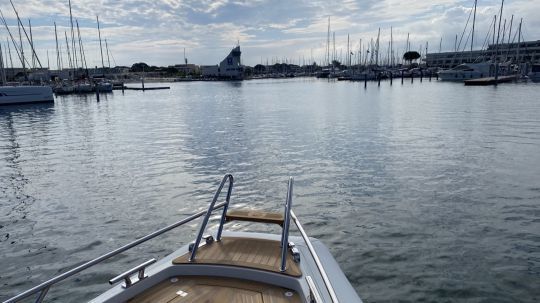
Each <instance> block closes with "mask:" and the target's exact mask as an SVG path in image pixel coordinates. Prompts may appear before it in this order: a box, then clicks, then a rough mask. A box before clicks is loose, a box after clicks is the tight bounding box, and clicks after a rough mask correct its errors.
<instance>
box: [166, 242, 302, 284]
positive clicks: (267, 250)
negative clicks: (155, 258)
mask: <svg viewBox="0 0 540 303" xmlns="http://www.w3.org/2000/svg"><path fill="white" fill-rule="evenodd" d="M189 256H190V253H186V254H185V255H183V256H180V257H178V258H176V259H174V260H173V264H222V265H232V266H239V267H249V268H255V269H261V270H266V271H272V272H278V273H280V270H279V267H280V265H281V247H280V242H279V241H272V240H265V239H253V238H237V237H227V238H225V237H224V238H222V239H221V241H216V242H213V243H211V244H206V245H204V246H201V247H200V248H199V250H198V251H197V255H196V256H195V261H194V262H189V261H188V260H189ZM284 274H286V275H290V276H295V277H299V276H301V275H302V271H301V270H300V266H299V265H298V263H296V262H295V261H294V259H293V257H292V255H291V253H290V251H287V269H286V271H285V272H284Z"/></svg>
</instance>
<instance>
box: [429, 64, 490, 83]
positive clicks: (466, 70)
mask: <svg viewBox="0 0 540 303" xmlns="http://www.w3.org/2000/svg"><path fill="white" fill-rule="evenodd" d="M438 74H439V79H441V80H442V81H464V80H469V79H478V78H484V77H491V76H494V75H495V64H493V63H489V62H483V63H466V64H460V65H458V66H456V67H454V68H452V69H445V70H442V71H439V72H438Z"/></svg>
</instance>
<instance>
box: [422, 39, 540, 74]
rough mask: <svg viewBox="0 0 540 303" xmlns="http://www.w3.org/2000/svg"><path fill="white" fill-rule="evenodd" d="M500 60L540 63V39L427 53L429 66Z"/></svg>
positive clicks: (449, 65)
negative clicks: (470, 49) (456, 50)
mask: <svg viewBox="0 0 540 303" xmlns="http://www.w3.org/2000/svg"><path fill="white" fill-rule="evenodd" d="M495 57H496V58H497V60H498V61H499V62H508V61H512V62H514V63H531V64H535V63H540V40H537V41H524V42H520V43H519V44H518V43H505V44H499V46H498V47H497V45H494V44H490V45H489V46H488V48H487V49H486V50H474V51H472V52H471V51H463V52H443V53H431V54H427V56H426V58H425V62H426V64H427V65H428V66H432V67H441V68H451V67H454V66H457V65H459V64H462V63H473V62H476V63H478V62H485V61H488V60H491V59H492V58H495Z"/></svg>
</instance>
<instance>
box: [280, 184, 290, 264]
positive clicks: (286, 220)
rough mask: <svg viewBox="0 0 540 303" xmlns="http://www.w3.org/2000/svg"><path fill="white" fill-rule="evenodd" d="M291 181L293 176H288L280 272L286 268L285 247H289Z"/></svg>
mask: <svg viewBox="0 0 540 303" xmlns="http://www.w3.org/2000/svg"><path fill="white" fill-rule="evenodd" d="M293 183H294V179H293V177H289V183H288V186H287V198H286V200H285V216H284V218H283V219H284V221H283V230H282V232H281V266H280V267H279V270H280V271H281V272H284V271H285V270H287V249H288V248H289V226H290V223H291V207H292V196H293Z"/></svg>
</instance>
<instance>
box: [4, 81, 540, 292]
mask: <svg viewBox="0 0 540 303" xmlns="http://www.w3.org/2000/svg"><path fill="white" fill-rule="evenodd" d="M368 86H369V85H368ZM537 90H538V85H531V84H515V85H504V86H499V87H497V88H478V89H477V88H468V87H463V86H462V85H456V84H453V83H440V82H435V81H433V82H424V83H421V84H420V83H415V84H414V85H410V84H407V85H403V86H400V85H394V86H392V87H390V86H389V85H386V83H383V84H382V85H381V87H380V88H377V87H376V86H375V87H372V86H369V87H368V89H364V88H363V84H362V85H359V84H358V83H341V82H340V83H333V82H327V81H317V80H311V79H309V80H306V79H297V80H279V81H277V80H276V81H273V80H265V81H245V82H242V83H232V82H223V83H219V82H218V83H211V84H210V83H198V82H192V83H174V84H171V90H167V91H152V92H145V93H144V94H142V93H140V92H134V91H126V92H125V93H124V94H116V93H115V94H110V95H106V96H103V99H102V101H101V102H99V103H97V102H95V101H94V99H93V98H94V97H93V96H67V97H60V98H58V99H57V100H56V102H55V103H54V105H53V104H49V105H43V106H41V105H37V106H23V107H17V106H15V107H1V108H0V255H2V256H3V257H2V258H1V259H0V268H2V269H3V273H4V274H2V276H1V277H0V282H1V283H2V291H0V300H3V299H6V298H7V296H8V295H13V294H15V293H16V292H19V291H21V290H23V289H26V288H29V287H31V286H33V285H35V284H37V283H38V282H40V281H43V280H45V279H47V278H48V277H51V276H53V275H55V274H58V273H59V272H62V271H65V270H67V269H68V268H71V267H72V266H74V265H76V264H82V263H83V262H85V261H87V260H89V259H90V258H92V257H95V256H97V255H99V254H102V253H104V252H107V251H109V250H112V249H114V248H116V247H119V246H120V245H122V244H125V243H127V242H129V241H132V240H134V239H136V238H138V237H141V236H142V235H144V234H147V233H149V232H151V231H154V230H156V229H158V228H160V227H162V226H164V225H166V224H169V223H172V222H174V221H176V220H178V219H180V218H182V217H185V216H186V215H187V214H190V213H193V212H194V211H196V210H202V209H204V208H205V207H206V205H207V203H208V202H209V201H210V200H211V199H212V196H213V193H214V191H215V188H216V186H217V184H218V182H219V181H220V180H221V178H222V176H223V174H225V173H229V172H230V173H233V174H234V176H235V181H236V183H235V189H234V191H233V203H234V204H235V206H242V207H250V208H264V209H269V210H270V209H273V210H278V209H281V205H282V203H283V201H284V199H285V189H286V182H287V177H288V176H289V175H293V176H294V177H295V200H294V204H295V209H296V213H297V214H298V215H299V217H300V218H301V220H302V222H303V224H304V226H305V227H306V229H307V231H308V233H309V234H310V235H311V236H314V237H317V238H320V239H321V240H322V241H323V242H324V243H325V244H327V245H328V247H329V248H330V250H331V252H332V253H333V255H334V256H335V257H336V259H337V260H338V262H339V263H340V265H341V267H342V268H343V270H344V272H345V274H346V275H347V277H348V278H349V279H350V281H351V282H352V284H353V286H354V287H355V288H356V289H357V291H358V292H359V293H360V295H361V296H362V297H363V298H364V299H365V300H366V301H367V302H395V301H400V300H403V301H412V302H416V301H418V302H422V301H425V302H463V301H466V302H514V301H516V300H517V299H516V298H519V301H522V302H535V301H538V300H540V291H539V290H538V287H537V286H538V285H540V249H539V247H540V246H539V242H540V238H539V236H538V231H539V230H540V219H539V217H540V205H539V204H538V203H537V202H538V201H539V199H540V187H539V184H538V181H537V180H538V176H539V175H540V166H539V165H538V163H540V153H538V151H539V150H540V103H538V102H534V98H531V96H535V95H536V94H537ZM509 100H512V102H509ZM197 223H198V222H197ZM197 223H193V224H189V225H188V226H186V227H185V228H183V229H181V230H179V231H174V232H172V233H171V234H170V235H165V236H164V237H163V238H162V239H161V240H158V241H152V243H149V244H148V245H144V246H141V247H140V248H137V249H135V250H134V251H132V252H128V253H124V254H121V255H120V256H118V257H116V258H114V259H113V260H110V261H107V262H105V263H104V264H102V265H101V266H98V267H96V268H93V269H91V270H89V271H88V272H85V273H84V274H81V275H78V276H77V277H76V278H75V279H71V280H68V281H66V282H65V283H62V284H60V285H59V286H58V287H55V288H53V289H52V290H51V293H50V298H56V299H57V300H58V301H61V302H64V301H65V302H68V301H84V300H88V299H90V298H92V297H93V296H94V295H96V294H97V293H99V292H100V291H103V290H104V289H106V288H107V287H108V284H107V281H108V280H109V279H110V278H111V277H113V276H115V275H117V274H118V273H120V272H122V271H124V270H126V269H127V268H130V267H132V266H134V265H136V264H139V263H140V262H141V261H144V260H147V259H149V258H151V257H162V256H164V255H165V254H167V253H168V252H170V251H171V250H173V249H174V248H175V247H177V246H178V245H179V244H180V243H186V242H188V241H189V240H191V239H192V238H193V237H194V234H195V229H196V228H197ZM211 224H212V226H213V227H214V228H215V224H216V221H215V220H214V221H212V223H211ZM230 228H231V229H233V230H245V229H246V225H245V224H234V225H231V226H230ZM257 228H258V229H260V227H257Z"/></svg>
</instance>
